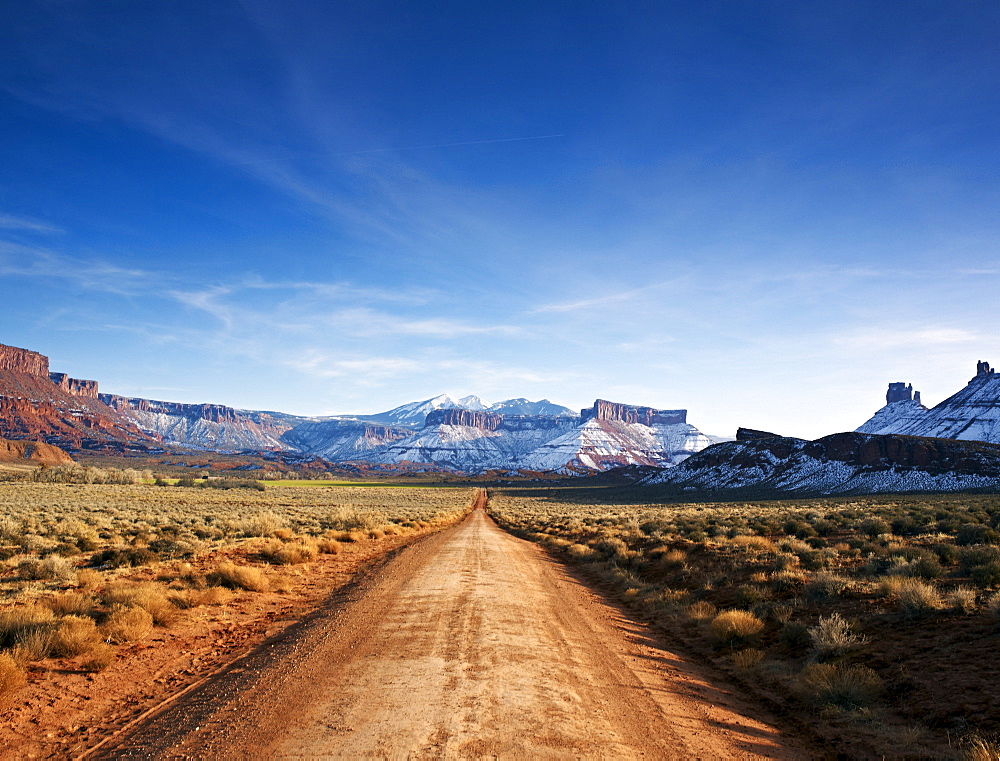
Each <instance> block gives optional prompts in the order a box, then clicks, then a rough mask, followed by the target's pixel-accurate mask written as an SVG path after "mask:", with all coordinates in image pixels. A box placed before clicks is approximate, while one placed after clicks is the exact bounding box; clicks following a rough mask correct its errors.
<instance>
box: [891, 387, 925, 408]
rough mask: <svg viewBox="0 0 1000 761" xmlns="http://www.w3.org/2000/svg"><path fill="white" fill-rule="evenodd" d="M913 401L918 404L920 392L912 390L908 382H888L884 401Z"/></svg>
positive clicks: (892, 402)
mask: <svg viewBox="0 0 1000 761" xmlns="http://www.w3.org/2000/svg"><path fill="white" fill-rule="evenodd" d="M910 401H914V402H916V403H917V404H920V392H919V391H914V390H913V385H912V384H910V383H890V384H889V390H888V391H886V392H885V403H886V404H894V403H896V402H910Z"/></svg>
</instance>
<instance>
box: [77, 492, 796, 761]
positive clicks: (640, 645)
mask: <svg viewBox="0 0 1000 761" xmlns="http://www.w3.org/2000/svg"><path fill="white" fill-rule="evenodd" d="M813 755H816V754H814V753H811V752H810V751H807V750H805V749H804V748H803V747H801V746H799V745H798V744H796V743H794V742H791V741H789V740H788V739H787V738H783V737H782V736H781V735H780V733H779V732H778V731H777V730H776V729H775V728H774V726H773V724H771V723H770V722H769V721H768V719H767V717H763V716H761V715H760V712H759V711H758V710H757V709H755V708H754V707H753V706H751V705H749V704H746V703H744V702H742V701H741V700H740V699H738V698H737V697H735V696H734V695H733V694H732V693H731V692H730V691H728V690H727V689H725V688H724V687H723V686H720V685H719V684H717V683H712V681H711V680H710V679H709V678H708V676H707V675H706V673H705V672H703V671H702V670H701V669H699V668H697V667H695V666H693V665H692V664H690V663H687V662H685V661H684V660H683V659H682V658H680V657H678V656H677V655H676V654H674V653H671V652H668V651H665V650H664V649H663V648H661V647H659V646H657V645H656V643H655V641H654V640H653V638H652V637H651V636H650V634H649V631H648V630H647V629H646V628H645V627H644V626H642V625H640V624H637V623H636V622H634V621H632V620H629V619H627V618H625V617H624V616H623V615H622V613H621V612H620V611H619V610H618V609H616V608H613V607H611V606H609V605H608V604H606V603H605V602H603V601H602V600H601V599H600V598H599V597H598V596H597V595H596V594H594V593H593V592H592V591H590V590H589V589H587V588H586V587H584V586H583V585H581V584H580V583H579V582H578V581H576V580H575V579H574V578H573V577H572V576H570V575H569V574H568V573H567V571H566V569H565V568H564V567H563V566H562V565H560V564H558V563H556V562H554V561H553V560H552V559H550V558H549V557H548V556H547V555H546V554H545V553H544V551H542V550H541V549H540V548H538V547H537V546H535V545H533V544H531V543H529V542H525V541H522V540H519V539H515V538H513V537H512V536H510V535H508V534H506V533H504V532H502V531H501V530H500V529H498V528H497V527H496V525H495V524H494V523H493V522H492V520H490V519H489V518H488V517H487V516H486V514H485V513H484V512H483V511H482V509H479V510H476V511H475V512H473V513H472V515H470V516H469V518H468V519H467V520H465V521H463V522H462V523H461V524H459V525H457V526H453V527H451V528H449V529H447V530H445V531H443V532H440V533H438V534H435V535H433V536H429V537H426V538H424V539H422V540H421V541H419V542H417V543H415V544H413V545H411V546H410V547H408V548H406V549H405V550H403V551H402V552H401V553H399V555H398V556H397V557H395V558H394V559H392V560H391V562H387V563H385V564H383V565H382V566H381V567H380V568H379V569H378V570H377V572H374V573H370V574H367V575H365V576H364V577H363V579H362V581H361V583H360V584H358V585H357V586H356V587H355V588H354V589H353V590H352V591H351V593H350V594H348V595H346V596H343V597H342V598H340V599H339V600H333V601H332V604H329V605H324V606H322V607H320V608H319V609H318V610H317V611H316V613H315V615H313V616H311V617H310V618H308V619H307V620H305V621H304V622H303V623H302V624H300V625H297V626H294V627H291V628H290V629H288V630H286V631H285V632H283V633H282V634H281V635H279V636H276V637H274V638H273V639H272V640H271V641H270V642H269V643H268V646H267V647H265V648H260V649H258V650H257V651H256V652H254V653H253V654H252V655H250V656H249V657H247V658H245V659H243V660H241V661H239V662H238V663H237V664H235V666H234V668H231V669H228V670H226V671H225V672H224V673H221V674H220V675H219V676H218V677H217V678H213V679H211V680H208V681H207V682H205V683H204V684H203V685H202V686H200V687H199V688H197V689H194V690H192V691H190V692H189V693H188V694H186V695H185V696H183V697H181V698H180V699H178V700H175V701H172V702H171V703H170V704H169V705H167V706H165V707H164V708H163V709H162V710H159V711H157V712H155V713H154V714H153V715H152V716H150V717H149V718H148V719H147V720H144V721H142V722H140V723H138V724H136V725H135V726H134V727H132V728H131V729H130V730H129V731H128V732H127V733H125V734H124V735H123V736H121V737H118V738H115V739H114V740H113V741H112V742H109V743H107V744H105V745H104V746H103V747H101V748H100V749H99V751H98V753H97V754H96V756H97V757H100V758H138V757H141V758H148V757H155V758H191V757H195V758H273V757H286V758H288V757H291V758H301V757H317V756H322V757H341V758H357V757H372V756H374V757H385V758H388V757H392V758H408V757H413V758H425V757H444V758H459V757H461V758H467V757H476V758H478V757H490V758H492V757H498V756H501V757H515V758H535V757H546V758H552V757H557V758H576V757H601V758H608V757H619V758H620V757H629V758H631V757H646V758H649V757H655V758H676V757H687V758H695V757H697V758H753V757H767V758H801V757H808V756H813Z"/></svg>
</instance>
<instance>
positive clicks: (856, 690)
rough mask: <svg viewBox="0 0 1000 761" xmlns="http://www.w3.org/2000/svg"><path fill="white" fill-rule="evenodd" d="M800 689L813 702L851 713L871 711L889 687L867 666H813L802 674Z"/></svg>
mask: <svg viewBox="0 0 1000 761" xmlns="http://www.w3.org/2000/svg"><path fill="white" fill-rule="evenodd" d="M799 687H800V689H801V690H802V692H803V694H804V695H805V696H806V698H807V699H808V700H810V701H813V702H815V703H818V704H820V705H827V706H836V707H837V708H843V709H846V710H849V711H856V710H859V709H862V708H868V707H870V706H872V705H873V704H874V703H876V702H877V701H878V700H879V698H881V697H882V693H883V692H884V690H885V685H884V683H883V682H882V679H881V677H879V675H878V674H876V673H875V672H874V671H872V669H870V668H868V667H867V666H858V665H846V664H842V663H813V664H811V665H809V666H806V667H805V669H803V671H802V673H801V674H800V675H799Z"/></svg>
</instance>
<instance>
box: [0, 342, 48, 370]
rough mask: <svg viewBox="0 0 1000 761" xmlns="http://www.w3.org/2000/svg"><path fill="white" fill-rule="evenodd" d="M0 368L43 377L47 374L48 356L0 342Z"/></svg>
mask: <svg viewBox="0 0 1000 761" xmlns="http://www.w3.org/2000/svg"><path fill="white" fill-rule="evenodd" d="M0 370H6V371H8V372H12V373H24V374H26V375H36V376H39V377H42V378H45V377H47V376H48V374H49V358H48V357H46V356H45V355H44V354H39V353H38V352H37V351H29V350H28V349H19V348H18V347H16V346H7V345H5V344H0Z"/></svg>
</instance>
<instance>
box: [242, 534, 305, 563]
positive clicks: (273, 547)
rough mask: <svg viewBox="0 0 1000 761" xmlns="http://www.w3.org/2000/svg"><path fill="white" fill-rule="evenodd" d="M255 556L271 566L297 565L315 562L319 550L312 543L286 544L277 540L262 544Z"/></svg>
mask: <svg viewBox="0 0 1000 761" xmlns="http://www.w3.org/2000/svg"><path fill="white" fill-rule="evenodd" d="M257 554H258V556H259V557H260V558H261V559H262V560H264V561H265V562H267V563H271V564H273V565H297V564H298V563H308V562H309V561H311V560H315V559H316V556H317V555H318V554H319V549H318V548H317V547H316V544H315V543H313V542H306V541H301V540H300V541H296V542H288V543H287V544H286V543H285V542H282V541H280V540H278V539H272V540H270V541H268V542H265V543H264V544H262V545H261V547H260V549H259V550H258V552H257Z"/></svg>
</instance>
